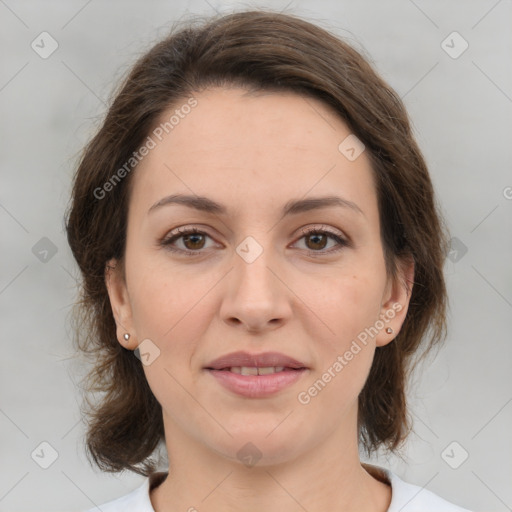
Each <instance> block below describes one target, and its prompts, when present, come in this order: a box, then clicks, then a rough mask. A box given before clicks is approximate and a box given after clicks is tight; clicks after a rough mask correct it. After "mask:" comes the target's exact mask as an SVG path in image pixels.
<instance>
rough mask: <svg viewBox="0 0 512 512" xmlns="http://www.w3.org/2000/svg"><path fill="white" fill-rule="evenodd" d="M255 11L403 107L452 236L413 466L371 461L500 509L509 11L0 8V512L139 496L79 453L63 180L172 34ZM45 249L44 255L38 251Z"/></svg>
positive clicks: (507, 471) (510, 347) (122, 478)
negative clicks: (41, 46)
mask: <svg viewBox="0 0 512 512" xmlns="http://www.w3.org/2000/svg"><path fill="white" fill-rule="evenodd" d="M250 6H254V7H263V6H270V7H271V8H272V9H275V10H280V9H283V8H285V7H286V6H287V10H288V11H289V12H291V13H294V14H298V15H300V16H304V17H305V18H307V19H310V20H311V21H313V22H316V23H319V24H320V25H322V26H324V27H325V28H327V29H330V30H333V31H334V32H336V33H338V34H339V35H341V36H344V37H346V38H348V40H349V41H350V42H352V44H354V45H355V46H356V47H357V48H358V49H360V50H362V51H363V52H364V53H365V55H367V56H368V57H369V58H370V59H371V60H372V61H373V62H374V64H375V66H376V67H377V69H378V70H379V71H380V73H381V74H382V75H383V77H384V78H385V79H386V80H387V81H389V83H390V84H391V85H392V86H393V87H394V88H395V89H396V90H397V92H398V93H399V94H400V95H401V96H402V97H403V99H404V102H405V104H406V107H407V108H408V110H409V113H410V115H411V117H412V119H413V122H414V126H415V132H416V135H417V138H418V140H419V143H420V145H421V147H422V149H423V151H424V154H425V156H426V159H427V161H428V163H429V165H430V169H431V174H432V178H433V181H434V184H435V187H436V190H437V193H438V197H439V201H440V203H441V205H442V208H443V212H444V214H445V216H446V219H447V221H448V224H449V228H450V230H451V233H452V236H453V237H455V238H456V239H457V240H456V241H454V243H453V248H454V252H453V253H452V254H451V259H452V260H453V261H451V260H448V261H447V264H446V268H445V270H446V276H447V282H448V286H449V294H450V300H451V312H450V325H449V336H448V340H447V343H446V345H445V347H444V348H443V349H442V350H441V351H440V353H439V354H438V356H437V358H435V359H430V360H429V361H428V362H427V363H426V364H425V365H424V366H423V373H422V374H421V375H420V374H419V373H418V374H417V376H416V378H415V379H414V383H413V384H414V385H413V386H412V387H411V390H410V400H411V408H412V411H413V417H414V420H415V434H413V435H412V436H411V437H410V439H409V442H408V445H407V457H408V458H407V459H406V461H405V462H402V461H400V460H397V459H396V458H389V459H386V458H384V457H380V458H378V459H377V460H374V461H373V462H376V463H379V464H381V465H384V466H387V467H390V468H391V469H392V470H394V471H396V472H397V473H398V474H399V475H400V476H402V477H403V478H404V479H405V480H407V481H409V482H411V483H415V484H417V485H420V486H425V487H426V488H427V489H430V490H432V491H433V492H435V493H438V494H440V495H441V496H443V497H444V498H445V499H448V500H450V501H454V502H455V503H458V504H459V505H462V506H465V507H467V508H470V509H473V510H475V511H482V510H486V511H505V510H512V486H511V485H510V484H511V482H512V457H511V455H512V440H511V436H510V431H511V424H512V403H511V402H512V385H511V380H512V378H511V372H510V368H511V363H512V344H511V343H510V342H511V336H510V328H511V317H512V315H511V313H512V270H511V265H510V262H511V253H512V251H511V249H512V237H511V233H512V230H511V228H512V221H511V219H512V215H511V214H512V200H511V199H510V198H511V197H512V189H511V188H507V187H512V173H511V161H512V159H511V147H512V145H511V144H510V134H511V133H512V126H511V125H512V118H511V113H512V73H511V69H510V63H511V62H512V60H511V54H512V31H511V30H510V20H511V19H512V5H511V2H510V1H507V0H501V1H496V0H474V1H467V0H460V1H448V2H441V1H437V2H427V1H420V0H416V1H415V2H413V1H412V0H393V1H387V2H379V1H376V0H375V1H369V0H365V1H357V2H356V1H347V0H344V1H334V0H315V1H292V2H281V1H279V2H272V3H270V2H268V3H267V4H264V3H263V2H244V3H240V2H220V1H217V2H214V1H213V0H210V1H209V2H206V1H205V0H195V1H190V2H186V1H175V2H172V3H171V2H170V1H167V2H164V1H153V2H142V1H120V0H117V1H109V2H107V1H100V0H92V1H84V0H72V1H66V2H64V1H53V2H52V1H47V2H36V1H28V0H27V1H14V0H0V20H1V21H0V27H1V30H0V38H1V45H0V48H1V50H0V51H1V53H2V63H3V65H2V68H1V71H0V106H1V114H2V115H1V120H2V123H1V141H2V150H1V152H0V159H1V167H0V168H1V176H2V182H1V183H2V187H1V191H0V194H1V195H0V224H1V228H2V265H1V268H0V307H1V319H2V337H3V339H2V348H3V350H2V357H1V359H0V432H1V436H0V476H1V478H0V511H6V510H9V511H21V510H23V511H27V510H40V511H50V510H51V511H59V510H62V511H64V510H67V511H69V510H84V509H86V508H89V507H92V506H93V504H99V503H102V502H104V501H106V500H108V499H111V498H114V497H117V496H120V495H123V494H126V493H127V492H129V491H130V490H132V489H133V488H134V487H136V486H138V485H139V484H140V483H141V481H142V477H140V476H138V475H134V474H118V475H109V474H102V473H100V472H99V470H96V469H94V468H92V467H91V466H90V465H89V463H88V462H87V460H86V458H85V454H84V451H83V433H84V426H83V424H82V423H81V418H80V413H79V401H80V397H79V392H78V389H77V385H76V383H77V381H78V378H79V375H80V371H81V370H80V368H81V367H80V365H78V364H77V363H76V362H74V359H73V355H74V354H73V350H72V344H71V330H70V326H69V317H68V315H69V312H70V306H71V304H72V302H73V301H74V299H75V293H76V284H75V280H76V278H77V276H78V274H77V268H76V266H75V264H74V261H73V259H72V257H71V253H70V250H69V248H68V246H67V242H66V238H65V233H64V223H63V214H64V209H65V207H66V204H67V201H68V196H69V188H70V180H71V176H72V172H73V167H74V165H75V164H76V161H77V156H78V152H79V151H80V149H81V147H82V146H83V145H84V144H85V142H86V141H87V140H88V139H89V138H90V137H91V135H92V134H93V133H94V131H95V129H96V127H97V126H98V123H99V122H100V120H101V117H102V115H103V113H104V111H105V101H106V100H107V98H108V97H109V94H110V92H111V90H112V88H113V87H114V85H116V83H117V80H118V78H119V77H120V76H121V74H122V73H124V72H125V71H126V70H127V69H128V68H129V67H130V65H131V64H132V63H133V61H134V59H135V58H136V57H137V56H138V55H140V54H141V53H142V52H144V51H145V50H146V49H148V48H149V47H150V46H151V44H152V43H153V42H154V41H155V40H156V39H158V38H160V37H162V36H164V35H165V34H166V32H167V30H168V27H169V26H170V25H171V23H172V22H173V21H174V20H177V19H179V18H181V17H182V16H183V15H185V14H186V13H187V12H191V13H195V14H213V13H214V11H215V10H219V11H226V12H227V11H229V10H231V9H232V8H233V7H234V8H236V9H240V8H245V7H250ZM43 31H47V32H48V33H50V34H51V36H52V37H53V38H54V39H55V40H56V41H57V42H58V45H59V46H58V49H57V50H56V51H55V52H54V53H53V54H52V55H51V56H49V57H48V58H46V59H43V58H41V57H40V56H39V55H38V54H37V53H36V52H35V51H34V50H33V49H32V47H31V43H32V41H34V40H36V42H37V40H38V39H37V38H38V36H39V34H40V33H41V32H43ZM453 31H457V32H458V33H460V35H461V36H462V37H463V38H464V40H466V41H467V42H468V44H469V47H468V49H467V50H466V51H465V52H464V53H463V54H462V55H460V56H459V57H458V58H452V57H451V56H450V55H448V54H447V53H446V51H445V49H443V47H442V41H443V40H445V39H446V38H447V36H448V35H449V34H451V33H452V32H453ZM456 37H457V36H456ZM452 41H453V42H452ZM446 44H448V45H450V46H452V47H453V48H452V50H451V51H452V53H453V51H456V50H460V49H461V48H462V46H461V44H462V40H460V39H455V40H454V39H453V37H452V39H450V38H449V39H448V40H447V43H445V48H446ZM46 47H47V48H48V46H46ZM43 237H46V238H48V239H49V240H50V241H51V243H52V244H53V245H54V246H55V248H54V250H56V252H55V254H53V255H52V252H49V253H48V254H46V255H45V254H44V253H41V252H40V251H42V250H43V249H44V248H45V247H46V248H47V247H48V241H46V240H45V241H43V242H40V240H41V239H42V238H43ZM37 244H42V245H37ZM34 246H35V249H34ZM466 249H467V252H466V253H465V254H464V250H466ZM41 258H42V259H41ZM454 441H455V442H456V443H457V444H455V445H451V446H449V445H450V444H451V443H452V442H454ZM41 442H47V443H49V444H50V445H51V446H52V447H53V449H55V450H56V451H57V452H58V458H57V459H56V460H55V462H54V463H53V464H52V465H51V466H50V467H48V469H43V468H42V467H40V465H39V464H37V463H36V462H35V461H34V459H36V460H38V461H39V463H44V460H43V459H45V457H46V461H47V462H48V460H49V459H48V457H49V456H50V455H49V454H50V453H51V452H50V450H49V449H48V448H47V447H46V448H45V447H44V446H43V451H41V447H40V443H41ZM447 447H448V449H446V448H447ZM34 450H35V453H39V458H37V456H36V455H34V458H32V456H31V454H32V453H33V452H34ZM465 451H466V452H467V453H468V454H469V457H468V458H467V460H465V461H464V463H462V464H461V465H460V467H458V468H457V469H453V468H452V467H450V465H449V464H448V462H449V463H450V464H451V465H452V466H456V465H458V464H459V463H460V461H461V460H462V458H463V456H464V453H465Z"/></svg>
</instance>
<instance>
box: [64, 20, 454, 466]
mask: <svg viewBox="0 0 512 512" xmlns="http://www.w3.org/2000/svg"><path fill="white" fill-rule="evenodd" d="M229 85H241V86H243V87H246V88H247V89H253V90H268V91H272V90H275V91H278V90H279V91H288V92H295V93H297V94H302V95H308V96H310V97H313V98H317V99H319V100H321V101H323V102H324V103H325V104H327V105H329V106H331V107H332V108H333V109H334V110H335V111H336V112H337V113H338V114H339V116H340V118H341V119H342V120H343V121H344V122H345V123H346V124H347V125H348V127H349V128H350V130H351V131H352V133H354V134H355V135H356V136H357V137H358V138H359V139H360V140H361V141H362V142H363V143H364V144H365V146H366V150H367V154H368V155H369V156H370V159H371V162H372V168H373V171H374V175H375V182H376V189H377V190H376V192H377V197H378V206H379V213H380V219H381V239H382V244H383V249H384V254H385V262H386V269H387V272H388V275H390V276H396V275H397V268H398V267H397V265H398V264H399V262H400V259H401V258H407V257H409V258H412V259H413V260H414V264H415V277H414V286H413V288H412V295H411V299H410V304H409V310H408V313H407V316H406V319H405V321H404V324H403V326H402V329H401V331H400V333H399V334H398V336H397V337H396V339H395V340H394V341H393V342H391V343H389V344H388V345H386V346H384V347H380V348H378V349H377V351H376V352H375V356H374V361H373V364H372V367H371V370H370V373H369V376H368V379H367V381H366V383H365V386H364V388H363V390H362V392H361V394H360V396H359V416H358V426H359V439H360V444H361V445H362V447H363V448H364V449H365V450H366V452H367V453H368V454H369V455H370V454H371V453H372V452H373V451H375V450H377V449H378V448H380V447H383V448H387V449H388V450H390V451H393V452H396V451H397V450H398V448H399V447H400V446H401V445H402V444H403V441H404V440H405V438H406V437H407V435H408V434H409V433H410V431H411V422H410V418H409V415H408V413H407V409H406V397H405V387H406V383H407V378H408V376H409V375H410V372H411V371H412V368H413V367H414V366H415V364H413V360H414V359H415V358H413V357H412V356H415V355H417V354H418V353H419V352H420V351H419V347H420V345H421V346H422V347H423V348H424V349H425V350H424V351H423V355H424V354H426V353H427V351H429V350H430V349H431V348H432V347H433V346H434V345H436V344H439V342H441V341H442V340H443V339H444V338H445V336H446V307H447V297H446V289H445V283H444V278H443V264H444V258H445V256H446V253H447V246H448V242H447V240H448V238H447V234H446V233H447V231H446V228H445V225H444V222H443V218H442V216H441V215H440V213H439V211H438V207H437V205H436V202H435V199H434V191H433V187H432V183H431V180H430V177H429V174H428V170H427V167H426V164H425V161H424V159H423V157H422V155H421V152H420V150H419V148H418V146H417V144H416V142H415V140H414V137H413V134H412V132H411V127H410V124H409V120H408V116H407V113H406V111H405V109H404V106H403V104H402V102H401V100H400V98H399V97H398V96H397V94H396V93H395V92H394V91H393V90H392V89H391V88H390V87H389V86H388V85H387V84H386V83H385V82H384V81H383V80H382V79H381V78H380V77H379V76H378V75H377V74H376V72H375V71H374V70H373V69H372V67H371V65H370V64H369V63H368V62H367V61H366V60H365V58H363V57H362V55H360V54H359V53H358V52H357V51H356V50H354V49H353V48H352V47H351V46H350V45H348V44H347V43H345V42H344V41H342V40H340V39H339V38H338V37H336V36H334V35H332V34H331V33H329V32H327V31H326V30H324V29H323V28H320V27H319V26H316V25H314V24H311V23H309V22H307V21H305V20H302V19H300V18H299V17H297V16H294V15H291V14H282V13H276V12H268V11H246V12H237V13H234V14H230V15H225V16H215V17H212V18H209V19H207V20H206V21H202V22H201V24H199V25H197V26H196V25H194V23H193V22H192V23H188V24H187V26H185V27H179V30H174V31H172V32H171V34H170V35H169V36H168V37H166V38H165V39H164V40H162V41H160V42H158V43H157V44H156V45H155V46H153V47H152V48H151V49H150V50H149V51H148V52H147V53H146V54H145V55H143V56H142V57H141V58H140V59H139V60H138V62H137V63H136V64H135V66H134V67H133V69H132V70H131V72H130V73H129V75H128V76H127V78H126V79H125V80H124V81H123V83H122V84H121V85H120V87H119V89H118V91H117V92H116V94H115V96H114V100H113V102H112V104H111V106H110V108H109V109H108V112H107V115H106V118H105V120H104V122H103V124H102V126H101V127H100V129H99V131H98V132H97V134H96V135H95V136H94V138H92V140H91V141H90V142H89V143H88V145H87V146H86V147H85V148H84V151H83V154H82V156H81V161H80V163H79V166H78V168H77V170H76V174H75V176H74V181H73V190H72V197H71V204H70V205H69V210H68V212H67V214H66V215H67V219H66V229H67V237H68V242H69V245H70V247H71V250H72V252H73V255H74V257H75V259H76V261H77V263H78V265H79V267H80V271H81V274H82V277H83V284H82V287H81V296H80V299H79V301H78V302H77V304H76V307H75V309H74V317H73V318H74V320H75V322H76V323H75V332H76V338H75V340H76V342H77V347H78V348H79V349H80V351H82V353H84V354H88V355H90V356H92V357H93V358H94V367H93V369H92V370H91V371H90V372H89V375H88V378H87V380H86V383H87V386H86V390H87V391H89V392H90V391H101V392H102V393H103V396H102V398H101V400H99V401H97V403H96V404H91V402H89V400H86V401H87V404H88V406H89V409H90V410H89V411H87V412H86V416H87V417H88V419H89V422H88V430H87V438H86V447H87V450H88V456H89V455H92V458H93V459H94V461H95V463H96V464H97V465H98V466H99V467H100V468H101V469H102V470H104V471H111V472H117V471H122V470H124V469H128V470H130V471H134V472H136V473H139V474H141V475H148V474H149V473H150V472H152V471H154V470H155V467H156V466H155V463H154V461H153V460H152V459H151V456H152V455H153V453H154V452H155V449H156V448H157V447H158V445H159V443H160V442H161V441H163V440H164V429H163V419H162V409H161V406H160V404H159V403H158V402H157V400H156V398H155V397H154V395H153V393H152V392H151V389H150V388H149V385H148V383H147V380H146V378H145V375H144V372H143V368H142V363H141V362H140V360H139V359H138V358H137V357H134V354H133V353H132V352H131V351H129V350H127V349H125V348H124V347H122V346H121V344H120V343H119V342H118V341H117V339H116V324H115V321H114V317H113V314H112V309H111V306H110V301H109V296H108V293H107V289H106V284H105V271H106V263H107V261H108V260H109V259H111V258H117V260H118V261H119V264H120V265H121V269H122V266H123V257H124V251H125V239H126V227H127V226H126V224H127V206H128V200H129V197H130V189H129V185H130V182H131V181H132V180H131V179H130V177H131V173H128V174H127V175H126V177H125V178H124V179H122V180H119V183H116V184H115V186H113V187H111V190H110V191H109V192H108V197H107V198H105V199H98V198H97V193H95V191H97V190H98V189H99V188H101V187H102V186H103V185H104V184H105V183H106V182H107V181H108V180H109V179H111V177H112V176H113V175H114V174H115V172H116V170H118V169H119V168H120V167H121V166H123V164H125V163H126V162H127V161H128V160H129V159H130V157H132V154H133V152H134V151H136V150H137V149H138V148H139V147H140V146H141V144H143V142H144V140H145V139H146V138H147V136H148V134H149V133H150V130H151V129H152V128H153V126H154V125H155V123H156V122H157V120H158V119H159V118H160V117H161V115H162V114H163V113H164V112H165V111H166V110H167V109H169V108H170V107H171V106H173V105H176V104H177V102H178V101H182V100H183V99H184V98H187V97H188V96H191V95H193V93H194V92H197V91H200V90H201V89H204V88H206V87H210V86H229ZM418 360H419V359H418Z"/></svg>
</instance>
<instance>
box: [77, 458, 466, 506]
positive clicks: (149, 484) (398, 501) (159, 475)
mask: <svg viewBox="0 0 512 512" xmlns="http://www.w3.org/2000/svg"><path fill="white" fill-rule="evenodd" d="M363 465H364V467H365V468H367V469H371V470H372V471H371V472H372V474H373V473H376V472H380V476H381V477H383V478H384V480H385V481H387V482H388V483H389V484H390V485H391V503H390V505H389V508H388V510H387V512H471V511H469V510H468V509H465V508H462V507H459V506H457V505H454V504H453V503H450V502H449V501H446V500H444V499H443V498H441V497H440V496H438V495H437V494H434V493H433V492H431V491H429V490H427V489H425V488H423V487H419V486H417V485H413V484H409V483H407V482H404V481H403V480H402V479H401V478H400V477H398V475H396V474H395V473H393V472H392V471H390V470H389V469H385V468H382V467H380V466H373V465H370V464H366V463H364V464H363ZM166 476H167V472H162V471H160V472H156V473H152V474H151V475H150V476H149V477H146V478H145V480H144V482H143V483H142V484H141V485H140V486H139V487H137V488H136V489H135V490H133V491H132V492H130V493H129V494H126V495H125V496H122V497H120V498H117V499H114V500H111V501H108V502H107V503H104V504H103V505H99V509H100V510H101V512H127V511H129V512H155V510H154V508H153V506H152V505H151V500H150V497H149V491H150V489H153V488H154V487H157V486H158V485H159V484H160V483H162V482H163V480H165V477H166ZM97 510H98V508H97V507H94V508H90V509H88V510H87V511H86V512H97Z"/></svg>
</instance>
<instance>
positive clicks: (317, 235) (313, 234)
mask: <svg viewBox="0 0 512 512" xmlns="http://www.w3.org/2000/svg"><path fill="white" fill-rule="evenodd" d="M301 232H302V235H303V236H302V237H301V238H300V239H299V240H302V239H305V240H306V250H307V251H308V252H309V254H311V255H312V256H317V255H322V254H331V253H333V252H337V251H340V250H341V249H343V248H344V247H348V246H349V245H350V243H349V242H348V241H347V240H345V239H344V238H342V237H341V236H340V235H338V234H337V233H333V232H331V231H329V230H327V229H320V228H308V229H303V230H302V231H301ZM329 238H330V239H331V240H334V242H335V244H334V248H333V247H332V246H331V248H330V249H328V250H326V251H324V250H323V249H325V247H326V245H327V243H328V239H329ZM308 240H309V245H308Z"/></svg>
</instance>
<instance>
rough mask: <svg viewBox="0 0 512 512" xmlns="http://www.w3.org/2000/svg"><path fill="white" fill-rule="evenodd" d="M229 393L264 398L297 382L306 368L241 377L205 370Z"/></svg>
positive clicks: (220, 371) (239, 375)
mask: <svg viewBox="0 0 512 512" xmlns="http://www.w3.org/2000/svg"><path fill="white" fill-rule="evenodd" d="M207 371H208V372H209V373H210V374H211V375H213V376H214V377H215V378H216V379H217V380H218V382H219V383H220V384H221V385H222V386H224V387H225V388H226V389H229V391H232V392H233V393H236V394H238V395H242V396H245V397H248V398H264V397H267V396H270V395H273V394H274V393H277V392H279V391H281V390H283V389H285V388H286V387H288V386H291V385H292V384H294V383H295V382H297V381H298V380H299V379H300V378H301V377H302V375H304V373H306V371H307V368H303V369H301V370H284V371H282V372H277V373H271V374H269V375H241V374H239V373H232V372H230V371H227V370H207Z"/></svg>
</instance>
